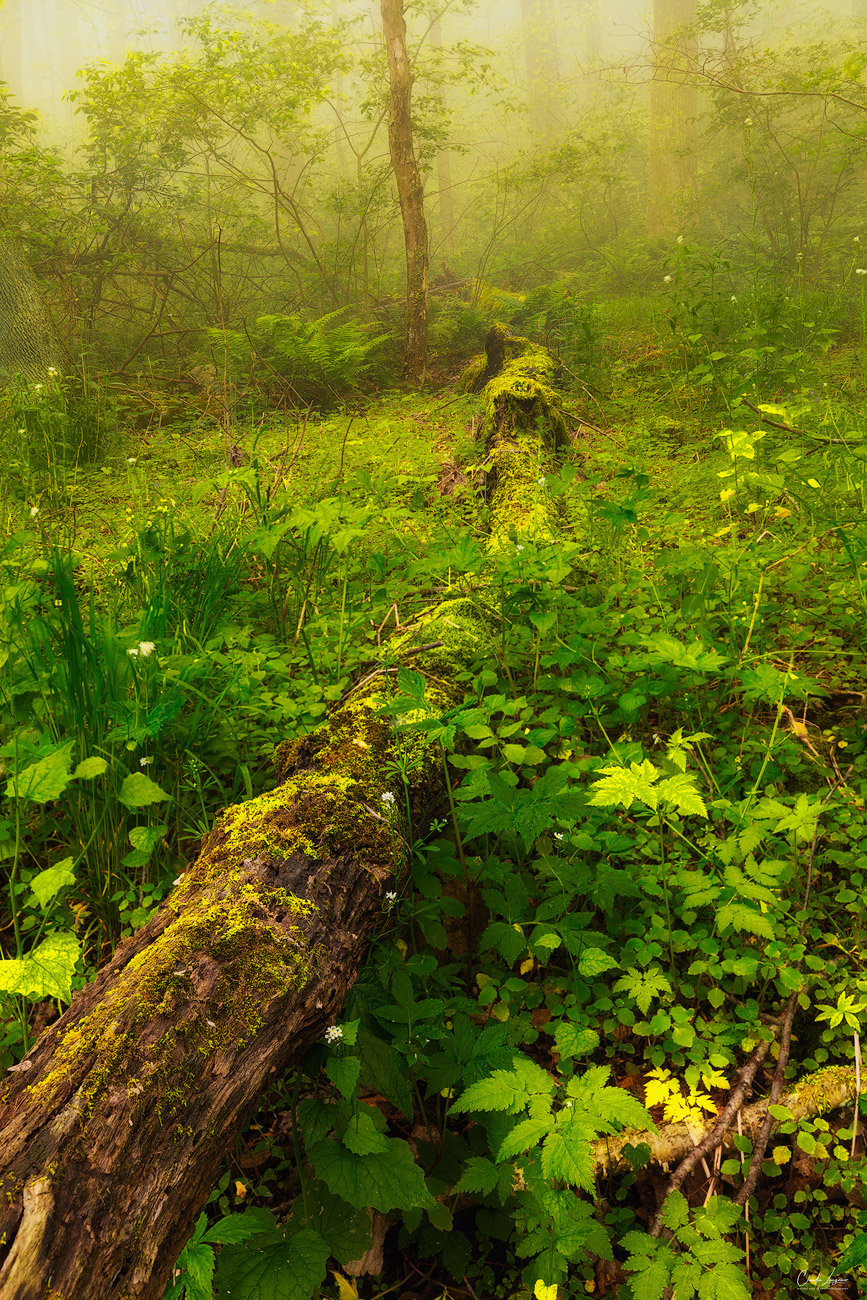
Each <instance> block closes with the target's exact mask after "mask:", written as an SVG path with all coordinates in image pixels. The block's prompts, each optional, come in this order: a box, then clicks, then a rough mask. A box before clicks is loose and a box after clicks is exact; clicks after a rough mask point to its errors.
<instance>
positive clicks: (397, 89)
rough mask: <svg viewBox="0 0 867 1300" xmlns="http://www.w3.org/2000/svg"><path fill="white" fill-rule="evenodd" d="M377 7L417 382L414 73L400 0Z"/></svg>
mask: <svg viewBox="0 0 867 1300" xmlns="http://www.w3.org/2000/svg"><path fill="white" fill-rule="evenodd" d="M381 7H382V32H383V36H384V38H385V46H386V50H387V52H388V73H389V86H390V96H391V108H390V112H389V116H388V146H389V150H390V152H391V164H392V167H393V168H394V179H395V183H396V185H397V194H398V199H399V200H400V213H401V217H402V218H403V234H404V243H405V245H406V348H405V362H406V371H407V374H408V376H409V377H410V379H414V380H416V381H418V380H420V379H421V378H422V376H423V375H424V371H425V365H426V364H427V322H428V232H427V221H426V219H425V213H424V186H423V184H422V179H421V174H420V172H419V169H418V163H417V161H416V156H415V142H414V140H413V131H412V81H413V78H412V70H411V68H410V64H409V55H408V53H407V48H406V22H405V20H404V16H403V14H404V0H381Z"/></svg>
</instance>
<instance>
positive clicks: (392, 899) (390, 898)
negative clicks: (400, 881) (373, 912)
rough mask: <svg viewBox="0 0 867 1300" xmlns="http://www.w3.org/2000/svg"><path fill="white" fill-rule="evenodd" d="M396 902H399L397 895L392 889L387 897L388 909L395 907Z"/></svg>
mask: <svg viewBox="0 0 867 1300" xmlns="http://www.w3.org/2000/svg"><path fill="white" fill-rule="evenodd" d="M396 902H397V894H396V893H395V892H394V890H393V889H390V890H389V891H388V893H387V894H386V896H385V905H386V907H394V905H395V903H396Z"/></svg>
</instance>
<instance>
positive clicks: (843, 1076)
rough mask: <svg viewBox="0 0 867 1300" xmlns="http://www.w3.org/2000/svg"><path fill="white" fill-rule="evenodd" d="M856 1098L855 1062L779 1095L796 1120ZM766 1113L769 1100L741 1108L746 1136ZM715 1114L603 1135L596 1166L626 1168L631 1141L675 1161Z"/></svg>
mask: <svg viewBox="0 0 867 1300" xmlns="http://www.w3.org/2000/svg"><path fill="white" fill-rule="evenodd" d="M854 1100H855V1069H854V1067H852V1068H847V1067H846V1066H839V1065H833V1066H828V1067H827V1068H826V1069H824V1070H817V1071H816V1073H815V1074H809V1075H806V1076H805V1077H804V1078H803V1079H799V1080H798V1082H797V1083H796V1084H794V1085H793V1086H792V1087H791V1088H790V1089H789V1090H788V1092H785V1093H784V1094H783V1095H782V1097H780V1100H779V1103H778V1104H779V1105H781V1106H785V1107H786V1108H787V1109H788V1110H789V1111H790V1112H791V1116H792V1119H793V1120H794V1121H795V1122H798V1121H799V1120H802V1119H812V1118H813V1117H814V1116H816V1115H824V1114H826V1113H827V1112H828V1111H832V1110H839V1109H840V1108H841V1107H843V1106H848V1105H851V1103H852V1102H853V1101H854ZM767 1113H768V1103H767V1101H757V1102H753V1104H752V1105H751V1106H745V1107H744V1108H743V1110H742V1111H741V1112H740V1120H741V1126H740V1132H741V1133H743V1134H744V1135H745V1136H746V1137H748V1138H751V1139H755V1138H756V1137H757V1135H758V1133H759V1130H760V1129H761V1127H762V1124H763V1123H764V1119H765V1116H766V1115H767ZM716 1119H717V1117H716V1116H710V1117H709V1118H708V1120H707V1122H706V1123H705V1124H702V1125H697V1126H693V1125H689V1124H665V1125H663V1126H662V1128H660V1130H659V1132H658V1133H651V1132H649V1131H647V1132H642V1133H639V1132H637V1131H635V1130H633V1129H627V1130H626V1131H624V1132H623V1133H619V1134H618V1135H617V1137H609V1138H600V1140H599V1141H598V1142H597V1143H596V1147H595V1151H594V1154H595V1158H596V1166H597V1168H598V1170H599V1172H600V1173H612V1172H613V1171H614V1170H615V1169H616V1168H618V1166H619V1167H621V1168H623V1169H624V1170H626V1169H628V1168H629V1165H628V1164H627V1162H626V1160H625V1158H624V1157H623V1155H622V1152H623V1148H624V1147H625V1146H626V1145H627V1144H629V1145H631V1146H633V1147H636V1146H638V1145H639V1144H642V1143H644V1144H646V1145H647V1146H648V1147H649V1148H650V1157H649V1159H650V1161H651V1163H652V1164H658V1165H676V1164H678V1163H679V1161H681V1160H683V1159H684V1158H685V1157H686V1156H688V1155H689V1153H690V1152H691V1151H692V1150H693V1149H694V1148H695V1147H697V1146H698V1144H699V1143H700V1142H701V1140H702V1138H703V1137H704V1136H705V1134H706V1133H709V1132H710V1130H711V1129H712V1128H713V1127H714V1125H715V1124H716ZM781 1122H782V1121H776V1120H775V1121H774V1128H773V1129H772V1132H773V1131H775V1130H776V1129H778V1128H779V1127H780V1123H781ZM734 1131H736V1130H730V1131H729V1133H728V1134H727V1135H726V1138H725V1141H724V1142H723V1145H724V1146H725V1147H731V1146H732V1145H733V1138H732V1133H733V1132H734Z"/></svg>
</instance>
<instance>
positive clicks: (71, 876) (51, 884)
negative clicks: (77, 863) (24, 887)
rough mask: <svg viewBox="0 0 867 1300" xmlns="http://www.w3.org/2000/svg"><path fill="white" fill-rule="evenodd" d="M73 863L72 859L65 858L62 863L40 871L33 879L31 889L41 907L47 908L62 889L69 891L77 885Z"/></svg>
mask: <svg viewBox="0 0 867 1300" xmlns="http://www.w3.org/2000/svg"><path fill="white" fill-rule="evenodd" d="M72 861H73V860H72V858H64V859H63V861H62V862H57V863H55V865H54V866H53V867H46V868H45V870H44V871H40V872H39V874H38V875H37V876H34V877H33V879H32V880H31V882H30V888H31V889H32V890H33V893H34V894H35V896H36V901H37V902H38V904H39V906H40V907H42V908H45V907H47V906H48V904H49V903H50V902H51V900H52V899H53V898H56V897H57V895H58V894H59V893H60V891H61V890H62V889H68V888H69V886H70V885H74V884H75V872H74V871H73V869H72Z"/></svg>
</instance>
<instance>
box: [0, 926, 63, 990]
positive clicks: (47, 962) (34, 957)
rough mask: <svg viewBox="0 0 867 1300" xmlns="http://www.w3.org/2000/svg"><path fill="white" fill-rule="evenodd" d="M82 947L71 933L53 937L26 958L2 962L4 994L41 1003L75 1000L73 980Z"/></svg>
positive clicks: (0, 983) (0, 977) (0, 978)
mask: <svg viewBox="0 0 867 1300" xmlns="http://www.w3.org/2000/svg"><path fill="white" fill-rule="evenodd" d="M80 953H81V947H80V945H79V942H78V940H77V939H76V937H75V935H74V934H72V933H70V932H69V931H65V930H64V931H61V932H59V933H57V934H50V935H49V936H48V938H47V939H43V941H42V943H40V944H39V946H38V947H37V948H34V949H33V951H32V952H31V953H28V955H27V956H26V957H20V958H19V957H10V958H8V959H7V960H5V961H0V993H17V994H20V995H22V996H24V997H28V998H32V999H33V1001H38V1000H39V999H41V998H58V999H59V1000H60V1001H61V1002H69V1001H71V999H72V976H73V975H74V973H75V968H76V966H77V964H78V958H79V956H80Z"/></svg>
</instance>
